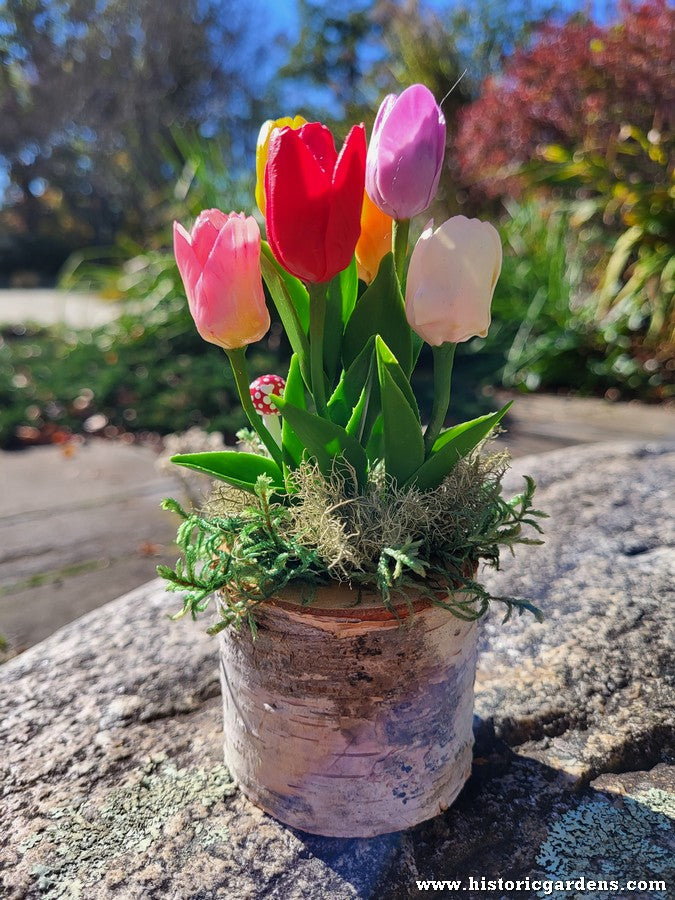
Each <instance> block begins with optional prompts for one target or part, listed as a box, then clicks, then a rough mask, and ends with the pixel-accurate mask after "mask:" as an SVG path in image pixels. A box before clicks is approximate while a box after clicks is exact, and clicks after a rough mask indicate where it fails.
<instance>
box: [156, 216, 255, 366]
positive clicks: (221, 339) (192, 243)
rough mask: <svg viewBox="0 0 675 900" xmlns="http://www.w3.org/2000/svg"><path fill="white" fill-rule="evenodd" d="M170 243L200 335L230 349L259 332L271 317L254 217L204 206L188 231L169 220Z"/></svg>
mask: <svg viewBox="0 0 675 900" xmlns="http://www.w3.org/2000/svg"><path fill="white" fill-rule="evenodd" d="M173 246H174V253H175V256H176V263H177V264H178V270H179V272H180V275H181V278H182V279H183V285H184V286H185V293H186V294H187V299H188V305H189V307H190V312H191V314H192V318H193V319H194V320H195V325H196V326H197V331H198V332H199V333H200V335H201V336H202V337H203V338H204V340H205V341H209V342H210V343H212V344H218V346H219V347H223V348H224V349H225V350H234V349H236V348H238V347H245V346H246V345H247V344H252V343H254V342H255V341H259V340H260V339H261V338H262V337H264V335H265V334H266V333H267V331H268V329H269V327H270V316H269V313H268V311H267V306H266V304H265V294H264V292H263V286H262V276H261V274H260V228H259V227H258V223H257V222H256V220H255V219H254V218H253V217H252V216H245V215H244V213H230V214H229V215H225V213H222V212H221V211H220V210H219V209H206V210H204V212H201V213H200V214H199V215H198V216H197V220H196V222H195V223H194V225H193V226H192V231H191V232H190V234H188V233H187V231H186V230H185V229H184V228H183V226H182V225H180V224H179V223H178V222H174V223H173Z"/></svg>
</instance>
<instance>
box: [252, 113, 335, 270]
mask: <svg viewBox="0 0 675 900" xmlns="http://www.w3.org/2000/svg"><path fill="white" fill-rule="evenodd" d="M310 124H311V123H310ZM307 128H308V126H307V125H305V126H303V128H301V129H299V130H298V131H293V130H291V129H286V128H283V129H281V130H280V131H275V132H273V134H272V137H271V138H270V145H269V155H268V159H267V168H266V171H265V194H266V197H267V238H268V241H269V244H270V247H271V248H272V251H273V253H274V255H275V256H276V258H277V259H278V260H279V262H280V263H281V264H282V265H283V266H284V267H285V268H286V269H287V270H288V271H289V272H290V273H291V274H292V275H295V276H296V278H300V279H301V280H302V281H309V282H318V281H323V280H324V277H325V274H326V241H325V235H326V228H327V225H328V214H329V207H330V194H331V184H330V180H329V176H328V175H327V174H326V173H325V172H324V170H323V169H322V168H321V166H320V164H319V162H318V161H317V159H316V158H315V156H314V154H313V153H312V151H311V150H310V149H309V147H308V146H307V145H306V144H305V143H304V141H303V139H302V136H301V133H304V132H305V129H307ZM311 133H312V130H310V134H311ZM313 137H314V138H316V134H314V135H313ZM319 140H320V138H319V139H317V140H316V143H317V144H318V143H319ZM324 149H325V148H324Z"/></svg>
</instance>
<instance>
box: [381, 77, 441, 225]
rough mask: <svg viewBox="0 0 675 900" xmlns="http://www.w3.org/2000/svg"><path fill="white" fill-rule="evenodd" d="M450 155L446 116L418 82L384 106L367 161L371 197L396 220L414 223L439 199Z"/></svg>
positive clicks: (387, 101) (386, 101)
mask: <svg viewBox="0 0 675 900" xmlns="http://www.w3.org/2000/svg"><path fill="white" fill-rule="evenodd" d="M444 155H445V118H444V116H443V113H442V112H441V109H440V107H439V105H438V104H437V103H436V100H435V99H434V95H433V94H432V93H431V91H430V90H429V89H428V88H426V87H425V86H424V85H423V84H413V85H412V87H409V88H406V90H405V91H403V93H402V94H401V95H400V96H399V97H397V96H396V94H389V96H388V97H385V98H384V100H383V101H382V104H381V105H380V109H379V112H378V114H377V118H376V119H375V125H374V127H373V134H372V137H371V139H370V145H369V147H368V158H367V162H366V190H367V191H368V195H369V196H370V199H371V200H372V201H373V203H375V205H376V206H378V207H379V208H380V209H381V210H382V212H385V213H386V214H387V215H388V216H391V217H392V218H393V219H398V220H402V219H411V218H412V217H413V216H415V215H417V213H420V212H422V210H425V209H426V208H427V207H428V206H429V204H430V203H431V201H432V200H433V199H434V197H435V196H436V191H437V190H438V180H439V178H440V177H441V168H442V166H443V156H444Z"/></svg>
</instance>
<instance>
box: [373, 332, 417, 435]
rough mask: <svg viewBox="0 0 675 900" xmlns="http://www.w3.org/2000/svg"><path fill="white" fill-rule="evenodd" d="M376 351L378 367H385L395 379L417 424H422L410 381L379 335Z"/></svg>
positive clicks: (376, 341)
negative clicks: (412, 411)
mask: <svg viewBox="0 0 675 900" xmlns="http://www.w3.org/2000/svg"><path fill="white" fill-rule="evenodd" d="M375 351H376V354H377V365H378V367H384V368H385V369H386V370H387V372H388V373H389V375H390V376H391V377H392V378H393V379H394V381H395V382H396V385H397V386H398V389H399V390H400V391H401V393H402V394H403V396H404V397H405V398H406V400H407V401H408V405H409V406H410V408H411V409H412V410H414V412H415V415H416V416H417V422H418V423H420V422H421V419H420V411H419V408H418V406H417V400H416V399H415V394H414V393H413V389H412V388H411V387H410V379H409V378H408V377H407V376H406V374H405V372H404V371H403V369H402V368H401V366H400V365H399V362H398V360H397V359H396V357H395V356H394V354H393V353H392V352H391V350H390V349H389V347H388V346H387V345H386V343H385V342H384V341H383V340H382V338H381V337H380V336H379V335H377V336H376V338H375Z"/></svg>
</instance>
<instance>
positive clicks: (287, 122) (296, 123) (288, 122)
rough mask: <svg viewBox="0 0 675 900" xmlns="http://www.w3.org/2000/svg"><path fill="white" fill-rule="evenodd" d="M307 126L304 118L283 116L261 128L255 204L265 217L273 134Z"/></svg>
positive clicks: (257, 152) (257, 155) (258, 145)
mask: <svg viewBox="0 0 675 900" xmlns="http://www.w3.org/2000/svg"><path fill="white" fill-rule="evenodd" d="M306 124H307V119H303V117H302V116H293V117H292V118H291V116H282V117H281V118H280V119H268V120H267V121H266V122H263V124H262V125H261V126H260V131H259V133H258V140H257V142H256V150H255V174H256V183H255V202H256V203H257V204H258V209H259V210H260V212H261V213H262V214H263V216H264V215H265V209H266V202H265V167H266V165H267V151H268V148H269V143H270V137H271V136H272V132H273V131H274V129H275V128H286V127H288V128H293V129H297V128H300V127H301V126H302V125H306Z"/></svg>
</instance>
